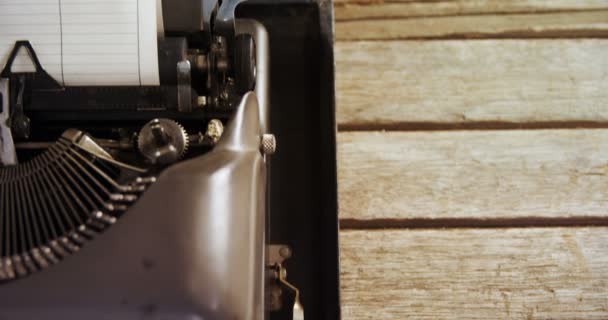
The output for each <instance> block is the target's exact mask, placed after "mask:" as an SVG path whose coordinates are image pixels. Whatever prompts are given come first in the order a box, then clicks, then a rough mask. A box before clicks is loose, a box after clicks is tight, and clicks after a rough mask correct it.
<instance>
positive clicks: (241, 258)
mask: <svg viewBox="0 0 608 320" xmlns="http://www.w3.org/2000/svg"><path fill="white" fill-rule="evenodd" d="M134 1H136V0H134ZM159 1H160V0H159ZM134 3H135V2H134ZM141 3H143V0H141V1H137V5H138V6H139V5H142V4H141ZM0 4H1V3H0ZM60 6H61V5H60ZM158 6H159V8H161V7H162V23H163V25H164V29H163V32H162V34H161V35H159V37H158V39H157V51H158V52H157V54H158V74H159V83H158V84H156V85H97V84H96V83H89V84H87V85H71V84H67V83H66V82H65V81H63V82H62V81H59V80H58V79H57V77H56V76H55V77H54V76H53V75H52V74H51V72H47V69H48V68H47V66H46V65H45V64H44V61H43V59H40V55H39V52H40V48H41V45H38V44H37V43H36V42H35V41H30V39H19V40H18V41H15V42H14V45H13V47H12V48H11V50H10V51H9V53H8V56H7V57H5V60H4V61H5V63H4V65H3V66H0V67H1V68H2V73H1V75H0V76H1V77H0V95H1V99H0V102H1V103H0V252H1V253H0V319H27V320H32V319H184V320H185V319H231V320H232V319H304V318H306V319H339V317H340V315H339V314H340V307H339V294H338V292H339V284H338V274H339V272H338V245H337V230H338V224H337V200H336V199H337V195H336V190H337V188H336V164H335V161H336V159H335V120H334V98H333V96H334V91H333V53H332V52H333V49H332V41H333V35H332V29H333V27H332V26H333V24H332V9H331V2H325V1H320V2H314V1H305V0H290V1H275V0H262V1H255V0H251V1H247V2H244V1H243V0H223V1H222V0H164V1H162V2H159V3H158ZM0 19H2V18H0ZM0 26H1V21H0ZM0 28H1V27H0ZM5 30H10V29H5ZM4 32H8V31H4ZM2 33H3V30H2V29H0V39H1V37H2ZM7 34H8V33H7ZM62 48H63V47H62ZM107 50H112V48H108V49H107ZM24 53H25V55H26V56H27V57H28V58H29V59H30V60H31V63H32V65H33V66H34V69H33V70H29V71H19V70H15V69H16V68H14V67H15V66H14V65H15V64H16V62H15V61H17V60H19V59H22V58H23V57H22V56H23V55H24ZM82 68H87V65H86V64H85V65H83V66H82ZM100 82H101V79H100ZM271 172H272V175H271V174H270V173H271Z"/></svg>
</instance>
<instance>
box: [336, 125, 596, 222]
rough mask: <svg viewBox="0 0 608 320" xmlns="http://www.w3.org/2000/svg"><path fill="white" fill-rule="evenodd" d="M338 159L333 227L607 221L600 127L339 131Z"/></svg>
mask: <svg viewBox="0 0 608 320" xmlns="http://www.w3.org/2000/svg"><path fill="white" fill-rule="evenodd" d="M338 159H339V160H338V175H339V194H340V218H341V219H356V220H362V221H365V220H375V219H421V218H424V219H436V218H438V219H445V218H450V219H458V218H464V219H493V218H500V219H504V218H539V217H540V218H571V217H604V218H605V217H607V216H608V130H605V129H588V130H582V129H581V130H502V131H492V130H489V131H434V132H433V131H431V132H343V133H339V135H338ZM387 226H388V225H387Z"/></svg>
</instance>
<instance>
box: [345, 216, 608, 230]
mask: <svg viewBox="0 0 608 320" xmlns="http://www.w3.org/2000/svg"><path fill="white" fill-rule="evenodd" d="M555 227H608V217H564V218H560V217H553V218H551V217H549V218H548V217H525V218H468V219H467V218H434V219H433V218H414V219H399V218H392V219H391V218H375V219H371V220H369V219H352V218H343V219H340V230H341V231H346V230H374V229H383V230H384V229H480V228H484V229H486V228H490V229H504V228H555Z"/></svg>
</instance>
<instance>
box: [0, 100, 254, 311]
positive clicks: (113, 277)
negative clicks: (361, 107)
mask: <svg viewBox="0 0 608 320" xmlns="http://www.w3.org/2000/svg"><path fill="white" fill-rule="evenodd" d="M243 100H244V102H242V104H241V106H240V107H239V111H238V112H237V115H236V117H235V118H234V119H233V120H232V121H231V124H230V126H229V128H228V129H227V132H226V134H225V136H224V137H223V139H222V141H221V142H220V144H219V145H218V146H217V147H216V149H215V150H214V151H212V152H211V153H209V154H207V155H205V156H203V157H200V158H196V159H193V160H190V161H187V162H184V163H182V164H179V165H176V166H174V167H172V168H170V169H169V170H167V171H166V172H164V173H163V174H162V175H161V176H160V177H159V179H158V181H157V182H156V183H155V184H154V185H153V186H152V187H151V188H150V190H149V191H148V192H147V193H146V194H145V196H144V197H142V199H141V200H140V201H139V202H138V203H137V204H136V205H135V206H134V207H133V208H132V210H130V211H129V213H128V214H127V215H125V216H124V217H123V218H121V219H120V220H119V221H118V223H117V224H116V225H115V226H114V227H113V228H111V229H109V230H107V231H106V232H105V233H103V234H101V235H100V236H99V237H98V239H96V241H93V242H91V243H90V244H88V245H87V246H85V247H83V249H82V250H81V251H80V252H79V253H78V254H76V255H74V256H71V257H68V258H67V259H65V261H63V262H62V263H61V264H58V265H56V266H53V267H51V268H49V269H48V270H46V271H45V272H40V273H37V274H34V275H32V276H30V277H28V278H25V279H21V280H17V281H14V282H11V283H7V284H5V285H3V286H1V287H0V318H2V319H4V318H6V319H28V320H35V319H62V320H63V319H159V318H162V319H208V318H210V319H263V279H264V277H263V274H264V273H263V268H264V260H263V257H264V231H263V230H264V212H265V189H264V188H263V186H265V182H266V181H265V180H266V178H265V177H266V173H265V171H266V166H265V163H264V159H263V157H262V154H261V153H260V151H259V134H260V122H259V116H258V107H257V101H256V100H257V99H256V97H255V95H254V94H248V95H246V96H245V98H244V99H243ZM176 208H179V210H176ZM227 253H228V254H227ZM104 257H112V259H104Z"/></svg>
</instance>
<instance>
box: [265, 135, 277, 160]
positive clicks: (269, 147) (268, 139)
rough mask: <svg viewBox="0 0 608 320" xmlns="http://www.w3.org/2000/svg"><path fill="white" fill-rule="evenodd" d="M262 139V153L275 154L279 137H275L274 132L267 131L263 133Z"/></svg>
mask: <svg viewBox="0 0 608 320" xmlns="http://www.w3.org/2000/svg"><path fill="white" fill-rule="evenodd" d="M261 140H262V141H261V149H262V153H264V154H265V155H267V156H269V155H273V154H274V152H275V151H276V150H277V139H276V138H275V137H274V134H269V133H265V134H263V135H262V139H261Z"/></svg>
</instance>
